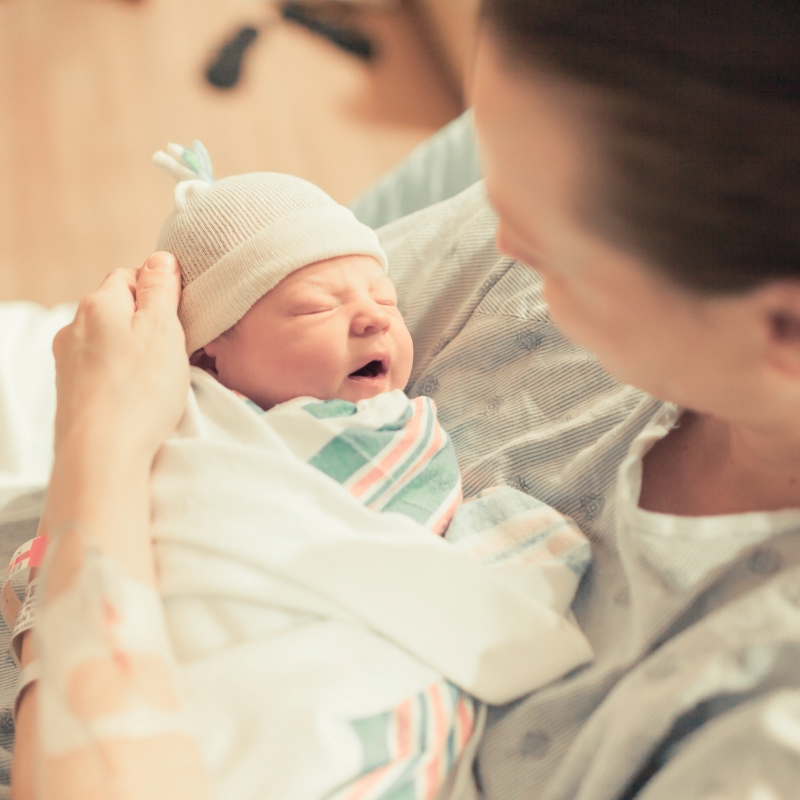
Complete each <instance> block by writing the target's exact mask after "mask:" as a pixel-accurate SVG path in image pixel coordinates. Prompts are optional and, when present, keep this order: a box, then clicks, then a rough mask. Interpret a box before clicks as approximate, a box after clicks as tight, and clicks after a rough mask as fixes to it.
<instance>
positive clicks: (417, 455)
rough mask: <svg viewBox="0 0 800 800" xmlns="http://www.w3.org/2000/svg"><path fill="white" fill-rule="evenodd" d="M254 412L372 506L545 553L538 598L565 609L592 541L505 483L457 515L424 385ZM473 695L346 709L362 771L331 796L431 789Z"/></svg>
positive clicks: (458, 539)
mask: <svg viewBox="0 0 800 800" xmlns="http://www.w3.org/2000/svg"><path fill="white" fill-rule="evenodd" d="M242 399H243V400H245V402H246V403H248V404H249V405H250V406H251V407H252V408H253V410H255V411H256V412H257V413H262V412H261V409H260V408H259V407H258V406H257V405H255V404H254V403H252V402H251V401H249V400H247V399H246V398H244V397H243V398H242ZM262 419H263V421H264V422H265V424H267V425H269V426H270V428H272V430H274V431H275V432H276V433H278V434H279V435H281V437H282V438H283V440H284V442H285V443H286V444H287V446H288V447H289V448H290V449H291V450H292V452H293V453H294V454H295V455H296V456H298V457H300V458H302V459H304V460H305V461H306V462H307V463H309V464H311V465H312V466H314V467H316V468H317V469H319V470H320V471H321V472H323V473H325V474H326V475H328V476H329V477H331V478H333V479H334V480H335V481H337V482H338V483H339V484H341V485H342V486H344V487H345V488H346V489H347V490H348V491H349V492H350V494H351V495H352V496H353V497H355V498H357V499H358V500H359V501H360V502H362V503H363V504H364V505H365V506H367V507H368V508H371V509H374V510H376V511H381V512H396V513H400V514H404V515H405V516H407V517H410V518H411V519H413V520H414V521H415V522H418V523H420V524H421V525H423V526H425V527H426V528H428V529H429V530H430V531H432V532H433V533H435V534H439V535H442V534H445V532H447V533H448V536H447V538H448V540H450V541H451V542H453V543H454V544H455V545H456V546H457V547H458V548H460V549H462V550H463V551H464V552H466V553H468V554H469V555H470V556H471V557H473V558H475V559H477V560H479V561H482V562H483V563H486V564H492V565H495V566H500V565H502V564H508V563H513V562H519V561H527V562H529V563H536V564H539V565H541V568H542V572H541V575H540V577H541V578H542V586H541V587H540V588H541V592H542V599H543V600H544V601H545V602H547V603H548V604H550V605H552V606H553V607H557V608H558V609H559V611H560V612H562V613H564V612H566V610H567V609H568V607H569V605H570V604H571V602H572V598H573V596H574V593H575V590H576V588H577V584H578V581H579V579H580V577H581V576H582V575H583V573H584V571H585V569H586V567H587V566H588V563H589V545H588V542H587V541H586V539H585V538H584V536H583V535H582V534H581V532H580V530H579V529H578V528H577V526H576V525H575V524H574V523H573V522H572V520H570V519H569V518H567V517H564V516H562V515H561V514H559V513H558V512H556V511H555V510H554V509H552V508H551V507H550V506H547V505H545V504H544V503H540V502H539V501H537V500H534V499H533V498H531V497H529V496H528V495H526V494H523V493H522V492H520V491H517V490H515V489H512V488H510V487H498V488H496V489H489V490H485V491H484V492H481V493H480V494H479V495H478V496H477V497H475V498H474V499H472V500H471V501H470V502H468V503H467V504H466V505H465V506H463V507H462V508H461V509H460V513H459V514H458V515H457V517H456V520H455V521H453V517H454V515H456V511H457V509H459V506H460V505H461V501H462V492H461V475H460V473H459V469H458V462H457V461H456V456H455V452H454V451H453V446H452V444H451V442H450V437H449V436H448V435H447V433H446V432H445V431H444V429H443V428H442V426H441V425H440V424H439V422H438V420H437V417H436V405H435V404H434V402H433V400H431V399H430V398H429V397H424V396H419V397H416V398H414V399H413V400H409V398H408V397H406V395H405V394H403V392H401V391H395V392H391V393H388V394H383V395H379V396H377V397H374V398H371V399H370V400H366V401H362V402H360V403H358V404H356V403H351V402H348V401H346V400H327V401H319V400H315V399H311V398H307V397H301V398H298V399H296V400H292V401H289V402H287V403H283V404H281V405H279V406H276V407H274V408H272V409H271V410H269V411H268V412H266V413H264V414H263V418H262ZM451 521H453V524H452V528H451V530H448V528H449V527H450V525H451ZM477 705H478V704H477V703H476V702H475V701H474V700H473V698H472V697H470V696H469V695H468V694H466V693H465V692H462V691H461V690H459V689H458V688H457V687H456V686H454V685H453V684H452V683H450V682H448V681H446V680H437V681H435V682H434V683H431V684H430V685H429V686H428V687H426V688H425V690H424V691H422V692H420V693H418V694H416V695H414V696H413V697H409V698H407V699H405V700H403V701H402V702H401V703H399V704H398V705H397V706H396V707H394V708H392V709H388V710H386V711H383V712H381V713H380V714H377V715H375V716H371V717H367V718H364V719H356V720H352V721H351V725H352V728H353V731H354V732H355V733H356V735H357V736H358V738H359V740H360V741H361V744H362V747H363V753H364V761H363V765H362V774H361V775H360V776H359V777H358V778H357V779H356V780H355V781H354V782H353V783H352V785H350V786H347V787H346V788H344V789H342V790H340V791H339V792H337V793H336V794H335V795H334V798H335V799H336V800H382V799H383V798H386V799H387V800H388V798H394V797H403V798H408V800H415V799H416V798H420V800H422V799H423V798H430V799H431V800H432V798H434V797H435V796H436V794H437V793H438V791H439V789H440V787H441V785H442V783H443V781H444V780H445V779H446V777H447V774H448V772H449V771H450V769H451V768H452V767H453V766H454V764H455V762H456V760H457V759H458V757H459V756H460V755H461V753H462V752H463V750H464V748H465V746H466V744H467V742H468V741H469V739H470V736H471V734H472V732H473V729H474V724H475V714H476V710H477Z"/></svg>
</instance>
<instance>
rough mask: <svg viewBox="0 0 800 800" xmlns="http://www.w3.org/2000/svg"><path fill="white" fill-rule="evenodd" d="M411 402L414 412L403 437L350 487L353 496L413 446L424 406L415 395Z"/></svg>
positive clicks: (365, 489) (368, 487) (365, 488)
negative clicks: (381, 459)
mask: <svg viewBox="0 0 800 800" xmlns="http://www.w3.org/2000/svg"><path fill="white" fill-rule="evenodd" d="M413 403H414V405H415V407H416V408H415V412H414V414H413V416H412V417H411V424H410V425H409V426H408V428H407V429H406V432H405V434H404V436H403V438H402V439H401V440H400V441H399V442H398V444H397V445H396V446H395V447H393V448H392V450H391V451H390V452H389V453H388V454H387V455H386V457H385V458H384V459H383V461H381V462H380V463H379V464H376V465H375V466H374V467H373V468H372V469H371V470H370V471H369V472H368V473H367V474H366V475H364V476H363V477H362V478H361V479H360V480H359V481H358V482H357V483H355V484H353V486H351V487H350V494H352V495H353V496H354V497H360V496H361V495H362V494H364V493H365V492H366V491H367V490H368V489H370V488H371V487H372V486H373V485H374V484H375V483H377V482H378V481H379V480H380V479H381V478H382V477H384V475H386V473H387V472H388V471H389V469H391V467H393V466H394V465H395V464H396V463H397V462H398V461H399V460H400V458H401V457H402V456H403V455H404V454H405V453H407V452H408V451H409V450H410V449H411V447H412V446H413V444H414V442H415V441H416V439H417V435H418V433H419V430H420V426H421V424H422V418H423V416H424V414H423V413H422V411H423V408H424V406H423V401H422V398H421V397H417V398H416V399H415V400H413Z"/></svg>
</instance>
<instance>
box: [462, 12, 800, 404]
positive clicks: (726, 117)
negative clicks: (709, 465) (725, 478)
mask: <svg viewBox="0 0 800 800" xmlns="http://www.w3.org/2000/svg"><path fill="white" fill-rule="evenodd" d="M762 5H763V6H764V8H761V6H762ZM753 9H755V11H754V10H753ZM756 12H758V13H756ZM798 20H800V13H799V12H798V11H797V10H796V9H795V8H793V7H790V6H789V4H785V5H784V4H781V3H775V2H773V3H765V4H758V3H756V4H753V3H752V2H751V3H745V2H740V0H729V2H727V3H725V4H723V3H717V2H697V0H695V2H673V3H670V4H665V3H663V2H660V1H659V0H651V1H650V2H639V3H616V4H611V3H603V2H598V1H595V2H591V1H590V0H583V2H581V1H580V0H576V2H572V3H563V2H555V1H552V0H534V1H533V2H531V0H527V1H526V0H485V2H484V9H483V25H482V31H481V35H480V44H479V52H478V58H477V65H476V75H475V84H474V91H475V95H474V100H475V110H476V125H477V128H478V134H479V140H480V143H481V149H482V153H483V157H484V168H485V172H486V177H487V187H488V189H489V192H490V195H491V197H492V199H493V201H494V202H495V204H496V206H497V208H498V212H499V216H500V226H499V233H498V240H499V244H500V246H501V248H503V249H504V250H505V251H506V252H509V253H510V254H512V255H514V256H515V257H517V258H519V259H520V260H522V261H525V262H527V263H530V264H531V265H533V266H535V267H537V268H539V269H540V270H541V272H542V274H543V276H544V278H545V288H546V291H547V294H548V300H549V301H550V304H551V309H552V311H553V315H554V318H555V319H556V321H557V322H559V324H561V325H562V327H564V329H565V330H566V332H567V333H568V334H570V335H572V336H573V337H574V338H576V339H578V340H579V341H581V342H582V343H583V344H585V345H586V346H587V347H589V348H590V349H593V350H595V351H596V352H597V354H598V355H599V356H600V358H601V359H602V360H603V361H604V363H605V364H606V366H607V367H608V368H609V369H610V370H611V371H612V372H614V373H615V374H616V375H617V376H618V377H619V378H621V379H622V380H626V381H629V382H632V383H635V384H637V385H640V386H642V387H643V388H645V389H647V390H649V391H651V392H653V393H655V394H658V395H661V396H664V397H667V398H669V399H673V400H676V401H678V402H681V403H685V404H689V405H691V406H692V407H695V408H697V409H698V410H704V411H710V412H716V413H721V414H723V415H726V414H727V415H730V416H732V417H736V416H748V415H749V414H750V411H748V408H749V407H750V406H752V404H753V403H761V404H763V402H764V393H765V392H766V393H768V394H769V393H771V392H773V390H774V389H775V387H774V386H772V385H770V386H769V387H767V386H766V385H764V382H765V381H766V382H767V383H770V384H772V383H774V381H775V380H782V379H788V378H790V377H791V379H792V381H795V380H800V147H797V145H796V143H797V142H798V141H800V93H799V92H798V87H800V57H798V55H797V48H796V46H795V40H796V33H797V31H798V25H797V22H798ZM690 361H691V362H692V364H691V365H690V364H689V362H690ZM692 365H693V367H692ZM690 367H692V368H690ZM776 370H777V372H776ZM695 371H696V372H697V373H698V374H695ZM790 382H791V381H790ZM706 383H709V384H710V385H704V384H706ZM738 383H741V384H742V385H737V384H738ZM715 385H724V386H725V388H726V391H727V393H728V394H729V395H730V394H731V393H733V394H734V395H735V397H733V398H732V399H731V400H730V401H729V402H724V401H723V400H722V398H719V397H717V396H716V392H715V389H714V386H715ZM796 399H800V395H799V396H798V397H797V398H796Z"/></svg>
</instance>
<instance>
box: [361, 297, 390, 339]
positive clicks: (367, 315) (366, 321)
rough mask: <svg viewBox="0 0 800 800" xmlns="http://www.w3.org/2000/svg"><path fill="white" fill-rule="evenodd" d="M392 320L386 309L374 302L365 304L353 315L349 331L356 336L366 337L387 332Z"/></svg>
mask: <svg viewBox="0 0 800 800" xmlns="http://www.w3.org/2000/svg"><path fill="white" fill-rule="evenodd" d="M391 326H392V318H391V317H390V316H389V314H388V312H387V311H386V309H385V308H384V307H383V306H382V305H380V303H376V302H375V301H374V300H370V301H369V302H365V303H363V304H362V306H361V308H359V309H358V311H357V312H356V313H355V314H354V315H353V322H352V325H351V329H352V331H353V333H354V334H355V335H356V336H368V335H372V334H376V333H383V332H385V331H388V330H389V328H390V327H391Z"/></svg>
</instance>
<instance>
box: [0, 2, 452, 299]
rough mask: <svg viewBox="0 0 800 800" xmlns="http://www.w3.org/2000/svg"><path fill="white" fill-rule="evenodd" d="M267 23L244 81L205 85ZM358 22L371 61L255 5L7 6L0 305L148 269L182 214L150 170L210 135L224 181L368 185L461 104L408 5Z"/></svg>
mask: <svg viewBox="0 0 800 800" xmlns="http://www.w3.org/2000/svg"><path fill="white" fill-rule="evenodd" d="M270 20H271V22H270V23H269V24H268V25H266V27H265V29H264V30H263V33H262V34H261V36H260V37H259V39H258V41H257V42H256V44H255V45H254V47H253V48H252V50H251V52H250V53H249V57H248V58H247V59H246V63H245V73H244V76H243V80H242V83H241V85H240V86H239V87H237V88H236V89H235V90H233V91H230V92H221V91H219V90H215V89H212V88H211V87H209V86H208V85H207V84H205V82H204V80H203V68H204V65H205V64H206V62H207V61H208V59H209V56H210V54H211V53H212V52H214V51H215V50H216V48H217V47H218V45H219V44H220V43H221V42H222V41H223V40H224V39H225V37H226V36H227V35H228V34H230V33H231V31H233V30H234V29H236V28H237V26H239V25H241V24H245V23H248V22H256V23H264V22H265V21H270ZM362 24H363V26H364V28H365V29H366V30H367V31H369V32H370V34H371V35H372V36H373V38H374V40H375V41H376V42H377V43H378V45H379V47H380V57H379V58H378V59H377V60H376V61H375V63H374V64H373V65H365V64H364V63H363V62H361V61H359V60H358V59H356V58H354V57H352V56H350V55H348V54H345V53H343V52H341V51H340V50H338V49H336V48H334V47H333V46H331V45H329V44H327V43H326V42H324V41H322V40H320V39H318V38H317V37H315V36H313V35H311V34H309V33H307V32H306V31H304V30H303V29H301V28H299V27H297V26H294V25H290V24H287V23H282V22H278V21H277V20H276V19H275V18H274V17H273V16H271V15H270V13H269V9H268V7H267V6H266V4H264V3H261V2H257V0H140V2H131V1H130V0H127V1H126V0H0V176H2V177H1V178H0V300H9V299H30V300H36V301H39V302H42V303H45V304H48V305H49V304H53V303H56V302H60V301H63V300H71V299H76V298H78V297H79V296H80V295H82V294H83V293H85V292H86V291H89V290H90V289H92V288H94V287H95V286H96V284H97V283H98V282H99V281H100V280H101V279H102V277H103V276H104V275H105V274H106V273H107V272H108V271H109V270H111V269H113V268H115V267H118V266H128V267H130V266H139V264H141V262H142V261H143V260H144V258H145V257H146V255H147V254H148V253H149V252H150V250H151V249H152V247H153V244H154V242H155V239H156V236H157V233H158V229H159V227H160V225H161V222H162V221H163V219H164V218H165V216H166V215H167V214H168V213H169V211H170V209H171V207H172V187H173V185H174V184H173V183H172V180H171V179H170V178H169V177H168V176H166V175H165V174H163V173H161V172H160V171H158V170H156V169H155V168H154V167H152V166H150V156H151V154H152V153H153V152H154V151H155V150H157V149H159V148H160V147H162V146H163V145H165V144H166V143H167V142H168V141H177V142H189V141H190V140H191V139H193V138H199V139H202V140H203V142H204V143H205V144H206V146H207V147H208V149H209V151H210V153H211V156H212V159H213V161H214V167H215V172H216V174H217V175H218V176H224V175H227V174H234V173H237V172H246V171H253V170H276V171H282V172H291V173H294V174H297V175H301V176H302V177H304V178H307V179H309V180H312V181H314V182H315V183H317V184H319V185H320V186H322V187H323V188H324V189H326V190H327V191H328V192H330V193H331V194H332V195H333V196H334V197H336V198H337V199H338V200H341V201H346V200H348V199H349V198H350V197H351V196H352V195H353V194H354V193H356V192H357V191H359V190H360V189H362V188H364V187H365V186H367V185H368V184H369V183H370V182H371V181H372V180H373V179H374V178H375V177H377V176H378V175H379V174H381V173H382V172H383V171H384V170H385V169H386V168H387V167H389V166H390V165H391V164H393V163H395V162H396V161H397V160H399V159H400V158H401V157H402V156H403V155H404V154H405V153H406V152H408V151H409V150H410V149H411V148H412V147H413V146H414V145H416V144H417V143H418V142H420V141H421V140H423V139H424V138H425V137H427V136H428V135H430V134H431V133H432V132H433V131H435V130H436V129H437V128H439V127H440V126H441V125H443V124H444V123H445V122H447V121H448V120H449V119H452V118H453V117H454V116H456V115H457V114H458V113H459V111H460V110H461V108H460V100H459V98H458V93H457V92H456V91H455V90H453V89H452V88H451V87H450V86H449V85H448V83H447V80H446V79H445V78H444V76H443V72H442V70H441V69H440V67H439V65H438V63H437V61H436V58H435V57H434V56H433V54H432V53H431V50H430V48H428V47H427V45H426V43H425V37H424V36H423V35H421V33H420V30H419V29H418V27H417V25H416V23H415V20H414V18H413V16H412V14H411V13H410V12H409V11H408V10H407V9H406V8H399V9H396V10H393V11H386V12H375V11H374V12H370V13H368V14H367V13H364V14H363V15H362Z"/></svg>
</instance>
